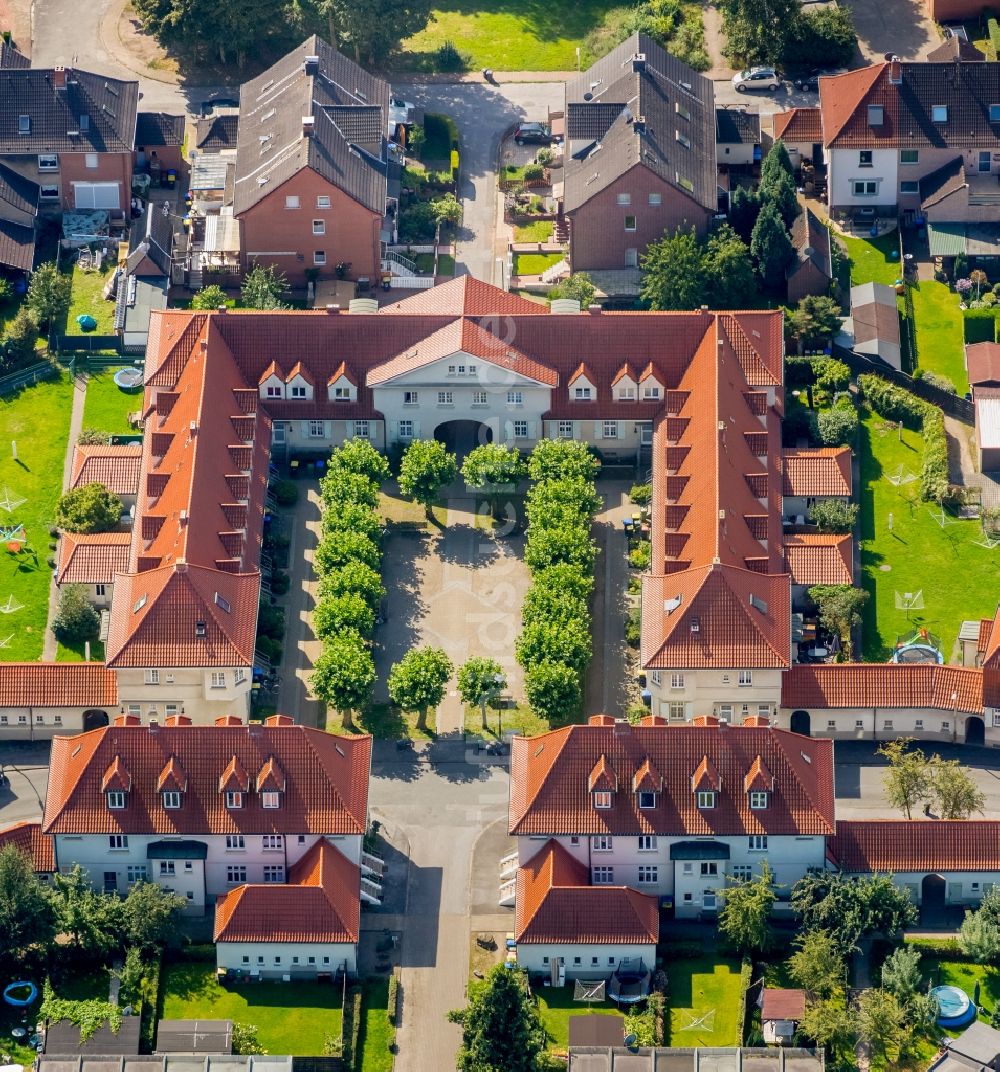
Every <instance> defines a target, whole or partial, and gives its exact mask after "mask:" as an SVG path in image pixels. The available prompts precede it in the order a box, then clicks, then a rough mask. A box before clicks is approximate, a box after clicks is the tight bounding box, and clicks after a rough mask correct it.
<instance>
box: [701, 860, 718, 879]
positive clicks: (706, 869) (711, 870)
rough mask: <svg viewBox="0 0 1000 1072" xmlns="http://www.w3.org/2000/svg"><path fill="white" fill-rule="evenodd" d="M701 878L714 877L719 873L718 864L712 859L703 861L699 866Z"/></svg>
mask: <svg viewBox="0 0 1000 1072" xmlns="http://www.w3.org/2000/svg"><path fill="white" fill-rule="evenodd" d="M699 872H700V873H701V877H702V878H715V877H716V876H717V875H718V873H719V865H718V864H717V863H716V862H715V861H714V860H712V861H711V862H709V863H703V864H702V865H701V867H700V868H699Z"/></svg>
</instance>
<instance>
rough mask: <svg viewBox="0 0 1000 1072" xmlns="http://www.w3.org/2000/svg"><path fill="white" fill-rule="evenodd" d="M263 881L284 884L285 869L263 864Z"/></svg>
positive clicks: (276, 865) (275, 865)
mask: <svg viewBox="0 0 1000 1072" xmlns="http://www.w3.org/2000/svg"><path fill="white" fill-rule="evenodd" d="M264 881H265V882H284V881H285V869H284V868H283V867H282V866H281V865H280V864H265V865H264Z"/></svg>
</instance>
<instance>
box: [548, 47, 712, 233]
mask: <svg viewBox="0 0 1000 1072" xmlns="http://www.w3.org/2000/svg"><path fill="white" fill-rule="evenodd" d="M635 57H645V59H644V60H636V59H635ZM594 83H598V85H597V86H595V87H594V88H591V87H592V85H593V84H594ZM715 123H716V117H715V93H714V88H713V85H712V82H711V81H710V80H709V79H707V78H705V77H704V75H700V74H698V73H697V72H696V71H694V70H692V69H691V68H690V67H688V65H687V64H686V63H683V62H682V61H681V60H679V59H677V58H676V57H674V56H671V55H670V54H669V53H667V52H666V51H665V50H664V49H663V48H661V47H660V45H658V44H657V43H656V42H655V41H654V40H653V39H652V38H651V37H647V36H646V35H645V34H633V35H632V36H631V37H629V38H628V39H626V40H625V41H623V42H622V43H621V44H620V45H618V47H617V48H614V49H612V50H611V52H609V53H608V55H606V56H605V57H603V59H599V60H598V61H597V62H596V63H595V64H594V65H593V66H592V67H590V68H588V69H587V70H586V71H583V72H581V73H580V74H578V75H576V76H575V77H573V78H570V79H569V80H568V81H567V82H566V154H565V163H564V172H565V200H564V203H565V207H566V211H567V213H570V214H572V213H573V212H574V211H575V210H576V209H578V208H579V207H580V206H581V205H584V204H586V203H587V201H589V200H590V199H591V198H592V197H593V196H594V195H595V194H597V193H599V192H600V191H601V190H604V189H606V188H607V187H608V186H609V185H611V183H613V182H615V181H616V180H617V179H619V178H621V177H622V176H623V175H625V174H626V173H627V172H629V171H630V170H631V169H632V168H633V167H636V166H639V165H641V166H643V167H645V168H648V169H649V170H650V171H652V172H653V173H654V174H656V175H657V176H659V178H660V179H662V180H663V181H664V182H666V183H667V184H668V185H670V186H672V187H673V188H674V189H676V190H677V191H679V192H680V193H682V194H684V195H685V196H687V197H689V198H691V200H692V201H693V202H694V203H695V204H696V205H698V206H700V207H701V208H702V209H703V210H704V211H707V212H714V211H715V209H716V207H717V182H716V173H715V171H716V164H715ZM682 138H683V139H684V140H683V141H682V140H681V139H682Z"/></svg>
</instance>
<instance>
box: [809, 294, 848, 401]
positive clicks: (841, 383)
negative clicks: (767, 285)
mask: <svg viewBox="0 0 1000 1072" xmlns="http://www.w3.org/2000/svg"><path fill="white" fill-rule="evenodd" d="M807 302H812V303H815V305H817V306H818V305H819V304H820V303H824V306H825V307H827V308H829V309H830V314H831V315H830V321H829V322H828V323H829V328H828V330H826V331H825V334H826V335H827V336H829V335H832V334H833V333H834V331H836V330H837V327H838V326H839V324H840V310H839V309H838V308H837V303H836V302H835V301H834V300H833V298H817V297H816V296H815V295H813V294H808V295H806V297H804V298H803V299H802V301H800V302H799V307H800V308H806V303H807ZM808 309H809V313H810V316H812V317H816V318H817V319H818V318H819V317H820V316H823V315H824V313H823V311H822V310H818V311H814V306H813V305H810V306H809V307H808ZM823 327H824V328H826V327H827V325H826V324H824V325H823ZM812 368H813V374H814V375H815V377H816V386H817V387H818V388H820V390H822V391H829V392H830V393H831V394H832V393H835V392H837V391H846V390H847V387H848V385H849V384H850V382H851V367H850V365H846V364H844V362H843V361H838V360H837V359H836V358H835V357H817V358H815V359H814V360H813V363H812Z"/></svg>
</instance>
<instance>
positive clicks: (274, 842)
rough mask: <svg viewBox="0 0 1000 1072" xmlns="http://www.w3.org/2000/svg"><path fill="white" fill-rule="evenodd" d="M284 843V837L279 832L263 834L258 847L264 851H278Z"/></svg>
mask: <svg viewBox="0 0 1000 1072" xmlns="http://www.w3.org/2000/svg"><path fill="white" fill-rule="evenodd" d="M284 844H285V839H284V838H283V837H282V835H281V834H264V836H263V837H262V838H261V839H260V847H261V848H262V849H263V850H264V851H265V852H280V851H281V850H282V848H284Z"/></svg>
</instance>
